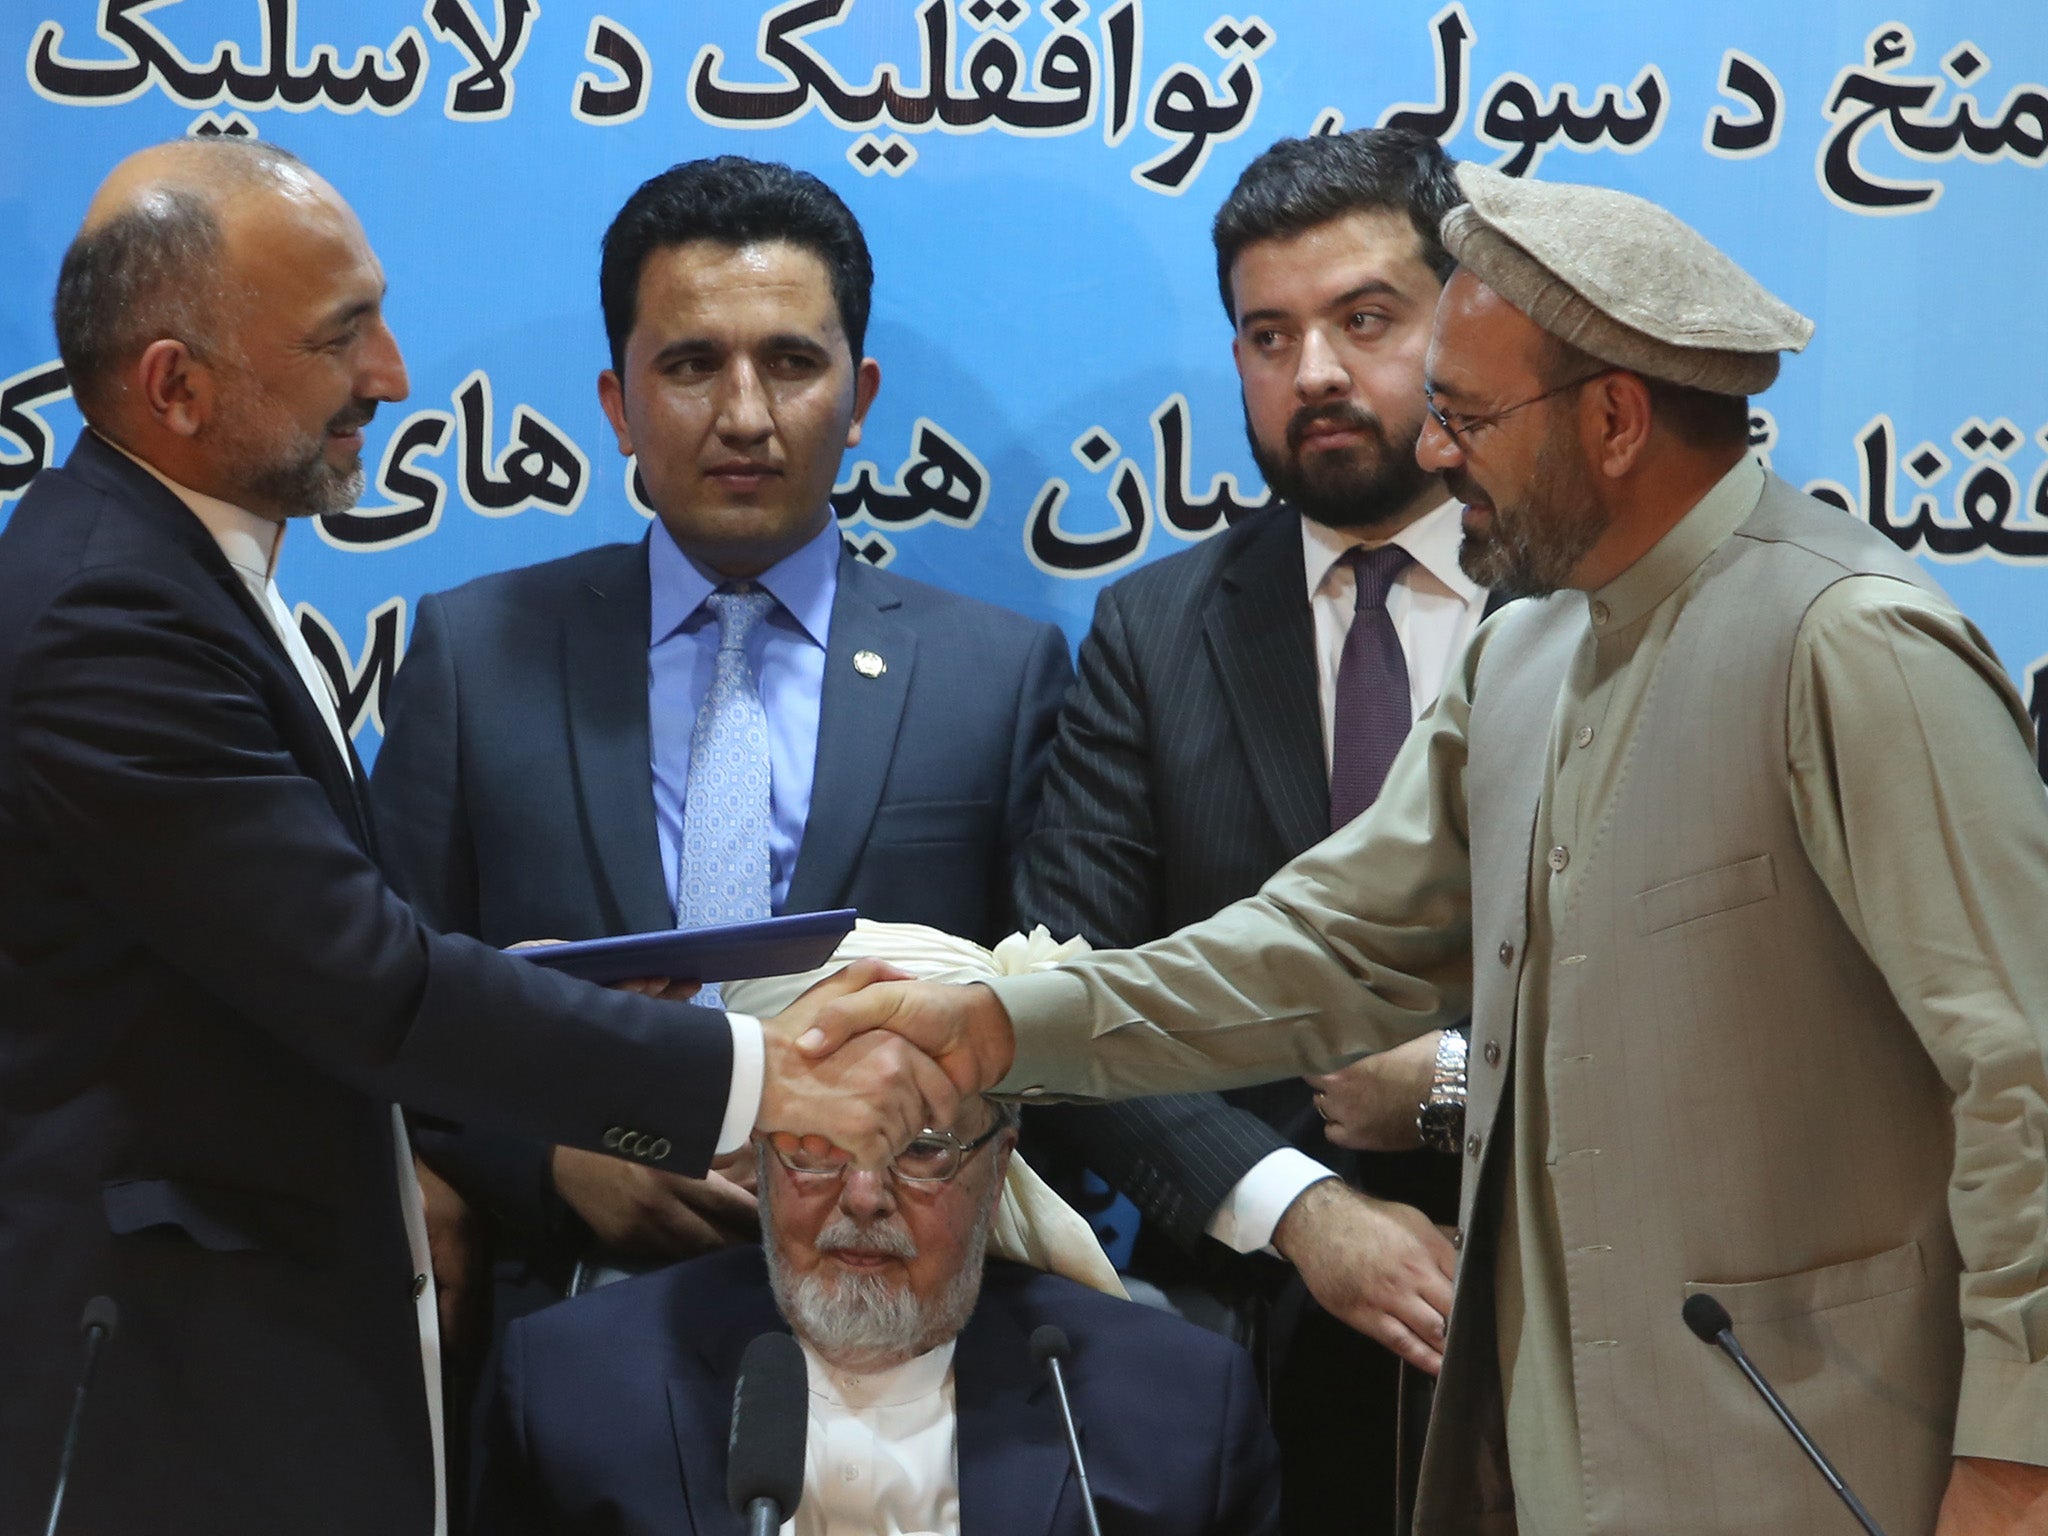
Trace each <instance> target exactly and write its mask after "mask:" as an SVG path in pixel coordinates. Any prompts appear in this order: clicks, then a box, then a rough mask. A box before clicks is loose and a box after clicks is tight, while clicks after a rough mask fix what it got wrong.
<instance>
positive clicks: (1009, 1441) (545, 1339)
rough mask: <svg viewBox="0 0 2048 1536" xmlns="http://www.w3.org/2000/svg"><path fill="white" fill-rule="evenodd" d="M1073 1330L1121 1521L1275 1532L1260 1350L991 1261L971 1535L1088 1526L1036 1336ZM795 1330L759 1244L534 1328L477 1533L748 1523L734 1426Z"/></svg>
mask: <svg viewBox="0 0 2048 1536" xmlns="http://www.w3.org/2000/svg"><path fill="white" fill-rule="evenodd" d="M1043 1323H1054V1324H1057V1325H1058V1326H1059V1327H1060V1328H1062V1329H1063V1330H1065V1332H1066V1335H1067V1338H1068V1340H1069V1341H1070V1342H1071V1343H1072V1345H1073V1356H1072V1358H1071V1359H1070V1360H1069V1361H1068V1363H1067V1367H1066V1372H1067V1385H1068V1392H1069V1394H1070V1395H1071V1397H1072V1400H1073V1406H1074V1418H1075V1421H1076V1423H1077V1424H1078V1425H1079V1426H1080V1432H1081V1443H1082V1451H1083V1454H1084V1455H1085V1456H1086V1457H1087V1460H1088V1477H1089V1481H1090V1483H1091V1484H1092V1485H1093V1486H1094V1490H1095V1502H1096V1508H1097V1511H1098V1513H1099V1516H1100V1518H1101V1521H1102V1528H1103V1531H1104V1532H1105V1533H1106V1536H1114V1533H1119V1532H1121V1533H1125V1536H1139V1533H1143V1536H1259V1533H1264V1532H1271V1531H1273V1530H1275V1529H1277V1523H1278V1518H1279V1498H1280V1485H1279V1469H1278V1465H1277V1461H1276V1454H1275V1451H1274V1447H1273V1441H1272V1436H1271V1434H1270V1433H1269V1432H1268V1431H1267V1429H1266V1424H1265V1419H1264V1416H1263V1414H1262V1412H1261V1410H1260V1407H1259V1398H1258V1392H1257V1388H1256V1385H1255V1383H1254V1382H1253V1380H1252V1371H1251V1364H1250V1361H1249V1360H1247V1359H1246V1357H1245V1355H1244V1352H1243V1351H1242V1350H1240V1349H1239V1348H1238V1347H1237V1346H1236V1345H1234V1344H1231V1343H1229V1342H1228V1341H1227V1340H1224V1339H1222V1338H1220V1337H1219V1336H1217V1335H1215V1334H1211V1333H1207V1332H1205V1331H1203V1330H1201V1329H1199V1328H1196V1327H1194V1326H1193V1325H1191V1324H1188V1323H1184V1322H1182V1321H1181V1320H1180V1319H1178V1318H1175V1317H1172V1316H1169V1315H1168V1314H1166V1313H1164V1312H1158V1311H1154V1310H1153V1309H1151V1308H1148V1307H1141V1306H1137V1305H1135V1304H1134V1303H1131V1302H1127V1301H1117V1300H1114V1299H1112V1298H1110V1297H1106V1296H1102V1295H1099V1294H1097V1293H1096V1292H1094V1291H1090V1290H1087V1289H1085V1288H1084V1287H1082V1286H1078V1285H1075V1284H1074V1283H1073V1282H1071V1281H1068V1280H1061V1279H1058V1278H1056V1277H1054V1276H1051V1275H1045V1274H1040V1273H1039V1272H1038V1271H1036V1270H1031V1269H1025V1268H1022V1267H1020V1266H1018V1265H1014V1264H1005V1263H1001V1262H997V1263H992V1264H990V1265H989V1268H988V1275H987V1279H986V1280H985V1281H984V1283H983V1287H982V1293H981V1301H980V1303H979V1305H977V1306H976V1308H975V1311H974V1316H973V1317H972V1318H971V1319H969V1321H968V1324H967V1327H966V1329H965V1330H964V1331H963V1332H962V1333H961V1335H960V1341H959V1344H958V1345H957V1347H956V1349H955V1351H954V1356H953V1372H954V1391H955V1403H956V1407H957V1410H958V1414H959V1439H958V1444H957V1455H958V1470H959V1478H960V1526H961V1531H962V1533H963V1536H1080V1533H1082V1532H1084V1531H1085V1530H1086V1526H1085V1525H1084V1523H1083V1519H1082V1514H1081V1508H1080V1502H1079V1501H1080V1487H1079V1484H1078V1482H1077V1481H1076V1480H1075V1478H1074V1476H1073V1473H1072V1471H1071V1468H1070V1466H1069V1463H1068V1457H1067V1448H1066V1439H1065V1433H1064V1431H1063V1429H1062V1428H1061V1424H1060V1417H1059V1406H1058V1402H1057V1399H1056V1398H1055V1396H1054V1394H1053V1391H1052V1388H1051V1386H1050V1385H1049V1383H1048V1382H1047V1380H1046V1377H1045V1374H1044V1372H1042V1371H1041V1370H1040V1369H1039V1368H1038V1366H1037V1365H1036V1364H1034V1363H1033V1361H1032V1358H1031V1350H1030V1338H1031V1333H1032V1330H1033V1329H1035V1328H1037V1327H1038V1326H1039V1325H1040V1324H1043ZM769 1331H777V1332H785V1333H786V1332H788V1327H787V1325H786V1324H784V1323H783V1321H782V1320H781V1318H780V1317H779V1316H778V1315H777V1313H776V1310H775V1303H774V1300H773V1297H772V1296H771V1295H770V1293H769V1290H768V1278H767V1273H766V1270H765V1268H764V1266H763V1263H762V1258H761V1254H760V1250H758V1249H753V1248H747V1249H736V1250H732V1251H729V1252H725V1253H718V1254H713V1255H711V1256H710V1257H708V1258H702V1259H697V1260H693V1261H692V1262H690V1263H686V1264H679V1265H676V1266H674V1267H673V1268H670V1269H665V1270H662V1271H660V1272H658V1273H656V1274H652V1275H647V1276H644V1277H643V1278H641V1279H638V1280H633V1281H628V1282H626V1283H624V1284H621V1285H616V1286H612V1287H609V1288H608V1289H605V1290H602V1291H597V1292H593V1293H592V1294H590V1295H588V1296H580V1297H578V1298H577V1299H576V1300H574V1301H571V1302H566V1303H564V1304H563V1305H561V1306H559V1307H551V1308H549V1309H548V1310H547V1311H545V1312H539V1313H536V1314H534V1315H533V1316H531V1317H528V1318H524V1319H522V1320H521V1321H519V1322H517V1323H515V1324H513V1326H512V1329H511V1331H510V1332H509V1333H508V1335H507V1337H506V1348H505V1353H504V1359H503V1361H502V1363H501V1365H500V1369H499V1378H498V1391H497V1394H496V1405H495V1407H494V1410H493V1418H492V1424H491V1433H490V1440H489V1449H488V1452H487V1454H486V1460H485V1466H484V1473H483V1491H482V1497H481V1501H480V1503H479V1505H478V1509H477V1519H476V1525H475V1529H476V1531H477V1533H478V1536H542V1533H547V1536H571V1533H573V1536H728V1533H730V1536H737V1533H738V1532H740V1531H741V1530H742V1525H741V1523H740V1521H739V1519H738V1518H737V1517H736V1516H735V1515H733V1513H732V1512H731V1510H730V1509H729V1508H728V1506H727V1504H726V1501H725V1449H726V1434H727V1431H728V1429H729V1427H730V1424H731V1419H732V1395H733V1388H734V1386H735V1384H736V1383H737V1381H738V1377H739V1363H740V1356H741V1353H742V1352H743V1351H744V1350H745V1348H746V1346H747V1344H748V1342H749V1341H750V1340H752V1339H753V1338H754V1337H755V1335H757V1334H760V1333H764V1332H769Z"/></svg>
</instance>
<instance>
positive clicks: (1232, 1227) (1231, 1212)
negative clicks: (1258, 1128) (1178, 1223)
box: [1205, 1147, 1337, 1253]
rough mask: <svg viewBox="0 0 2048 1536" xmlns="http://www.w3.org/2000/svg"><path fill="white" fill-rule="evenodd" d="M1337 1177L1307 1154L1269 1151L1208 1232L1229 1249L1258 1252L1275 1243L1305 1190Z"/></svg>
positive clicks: (1228, 1199) (1229, 1198)
mask: <svg viewBox="0 0 2048 1536" xmlns="http://www.w3.org/2000/svg"><path fill="white" fill-rule="evenodd" d="M1335 1177H1337V1175H1336V1174H1334V1173H1332V1172H1330V1170H1329V1169H1327V1168H1325V1167H1324V1166H1323V1165H1322V1164H1321V1163H1319V1162H1317V1161H1316V1160H1315V1159H1314V1158H1312V1157H1310V1156H1309V1155H1308V1154H1307V1153H1306V1152H1297V1151H1295V1149H1294V1148H1292V1147H1282V1148H1280V1150H1279V1151H1277V1152H1268V1153H1267V1154H1266V1155H1265V1156H1264V1157H1262V1158H1260V1159H1259V1160H1258V1161H1257V1162H1256V1163H1254V1164H1252V1171H1251V1172H1250V1173H1248V1174H1246V1175H1245V1176H1244V1177H1243V1178H1241V1179H1239V1180H1238V1181H1237V1183H1236V1184H1235V1185H1233V1186H1232V1187H1231V1191H1230V1193H1229V1194H1227V1195H1225V1196H1224V1197H1223V1203H1222V1204H1221V1205H1219V1206H1217V1207H1216V1214H1215V1215H1214V1216H1211V1217H1210V1218H1209V1225H1208V1227H1207V1228H1206V1229H1205V1230H1206V1231H1207V1232H1208V1234H1209V1235H1210V1236H1211V1237H1213V1238H1215V1239H1216V1241H1217V1242H1219V1243H1222V1244H1223V1245H1224V1246H1225V1247H1227V1248H1234V1249H1236V1250H1237V1251H1238V1252H1239V1253H1256V1252H1257V1251H1258V1250H1259V1249H1261V1248H1264V1247H1266V1246H1267V1245H1268V1244H1269V1243H1271V1242H1272V1241H1273V1229H1274V1228H1275V1227H1277V1226H1279V1225H1280V1218H1281V1217H1282V1216H1285V1215H1286V1214H1287V1208H1288V1207H1289V1206H1290V1205H1292V1204H1294V1202H1295V1201H1296V1200H1298V1199H1300V1198H1301V1192H1302V1191H1303V1190H1305V1189H1307V1188H1308V1187H1309V1186H1310V1185H1311V1184H1320V1183H1322V1182H1323V1180H1325V1179H1334V1178H1335Z"/></svg>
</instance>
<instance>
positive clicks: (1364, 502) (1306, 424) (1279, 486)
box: [1244, 403, 1431, 531]
mask: <svg viewBox="0 0 2048 1536" xmlns="http://www.w3.org/2000/svg"><path fill="white" fill-rule="evenodd" d="M1326 423H1328V424H1335V425H1340V426H1345V427H1352V428H1355V429H1357V430H1359V431H1361V432H1364V433H1366V434H1367V435H1368V437H1369V438H1370V441H1369V442H1368V443H1367V444H1365V445H1362V446H1361V447H1359V448H1354V449H1350V450H1347V451H1345V452H1341V453H1319V454H1317V455H1315V457H1314V458H1313V459H1304V458H1303V457H1302V454H1301V447H1300V443H1301V438H1302V435H1303V434H1304V433H1305V432H1306V431H1307V430H1308V429H1309V428H1310V427H1311V426H1318V425H1323V424H1326ZM1421 435H1422V432H1421V428H1420V427H1417V429H1416V431H1415V433H1414V434H1413V435H1411V436H1410V437H1409V438H1408V440H1407V441H1406V442H1405V443H1390V442H1388V441H1387V434H1386V429H1385V428H1384V427H1382V426H1381V425H1380V422H1379V420H1378V418H1377V417H1373V416H1368V415H1367V414H1366V413H1365V412H1364V411H1361V410H1360V409H1359V408H1358V407H1357V406H1355V405H1351V404H1348V403H1345V404H1339V405H1322V406H1303V407H1302V408H1301V409H1300V410H1298V411H1296V412H1295V413H1294V415H1293V417H1292V418H1291V419H1290V420H1289V421H1288V423H1287V449H1286V452H1285V453H1284V454H1282V453H1274V452H1272V451H1271V450H1269V449H1268V448H1267V447H1266V445H1265V444H1263V443H1261V442H1260V441H1259V435H1258V433H1256V432H1255V431H1253V430H1252V418H1251V412H1250V411H1249V410H1247V411H1246V412H1245V418H1244V436H1245V441H1246V442H1247V443H1249V444H1250V445H1251V450H1252V462H1253V463H1255V464H1257V465H1258V466H1259V473H1260V474H1261V475H1263V476H1265V478H1266V485H1267V488H1268V489H1270V490H1271V491H1272V493H1273V494H1274V496H1276V497H1277V498H1279V499H1280V500H1281V501H1284V502H1286V503H1287V505H1289V506H1290V507H1292V508H1294V510H1295V511H1297V512H1299V513H1300V514H1301V515H1302V516H1303V517H1306V518H1308V519H1309V520H1310V521H1312V522H1317V523H1321V524H1322V525H1323V526H1324V527H1326V528H1339V529H1345V530H1350V531H1358V530H1362V529H1368V528H1377V527H1380V526H1381V525H1383V524H1385V523H1389V522H1391V521H1393V520H1394V518H1396V517H1397V516H1399V515H1400V514H1401V513H1402V512H1404V511H1406V510H1407V509H1408V508H1409V507H1411V506H1413V505H1414V504H1415V501H1416V500H1417V498H1418V497H1420V496H1421V495H1422V493H1423V491H1424V490H1425V489H1426V488H1427V487H1428V485H1429V482H1430V478H1431V477H1430V474H1429V472H1428V471H1427V470H1425V469H1424V468H1423V467H1422V466H1421V465H1420V464H1418V463H1416V462H1415V443H1416V440H1417V439H1418V438H1419V437H1420V436H1421Z"/></svg>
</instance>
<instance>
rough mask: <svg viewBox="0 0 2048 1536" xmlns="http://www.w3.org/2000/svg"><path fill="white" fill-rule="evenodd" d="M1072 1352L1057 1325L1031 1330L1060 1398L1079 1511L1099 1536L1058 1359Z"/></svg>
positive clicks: (1035, 1353)
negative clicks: (1077, 1489) (1076, 1486)
mask: <svg viewBox="0 0 2048 1536" xmlns="http://www.w3.org/2000/svg"><path fill="white" fill-rule="evenodd" d="M1072 1353H1073V1350H1072V1348H1071V1346H1069V1345H1068V1343H1067V1336H1066V1334H1065V1333H1064V1332H1063V1331H1062V1330H1061V1329H1060V1328H1059V1327H1058V1325H1056V1324H1054V1323H1043V1324H1041V1325H1039V1326H1038V1327H1036V1328H1034V1329H1032V1330H1031V1358H1032V1359H1034V1360H1036V1361H1037V1362H1038V1363H1039V1364H1040V1365H1041V1366H1043V1367H1045V1370H1046V1373H1047V1374H1048V1375H1050V1376H1051V1377H1052V1390H1053V1392H1054V1394H1055V1395H1056V1396H1057V1397H1058V1398H1059V1400H1060V1422H1061V1423H1063V1424H1064V1425H1066V1429H1067V1455H1068V1456H1069V1457H1070V1458H1071V1459H1072V1461H1073V1463H1074V1476H1075V1478H1076V1479H1078V1480H1079V1482H1080V1484H1081V1513H1082V1514H1083V1515H1084V1516H1085V1517H1086V1518H1087V1521H1088V1536H1102V1525H1101V1523H1100V1522H1099V1521H1098V1520H1097V1519H1096V1518H1095V1490H1094V1489H1093V1488H1090V1487H1089V1486H1088V1463H1087V1462H1085V1461H1083V1460H1082V1459H1081V1432H1080V1431H1079V1430H1078V1429H1076V1428H1075V1427H1074V1405H1073V1404H1072V1403H1070V1402H1068V1401H1067V1378H1066V1376H1065V1374H1064V1373H1063V1372H1062V1371H1061V1370H1060V1362H1061V1361H1062V1360H1064V1359H1066V1358H1067V1356H1068V1355H1070V1354H1072Z"/></svg>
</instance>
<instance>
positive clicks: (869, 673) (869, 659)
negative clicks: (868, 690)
mask: <svg viewBox="0 0 2048 1536" xmlns="http://www.w3.org/2000/svg"><path fill="white" fill-rule="evenodd" d="M853 670H854V671H856V672H858V673H859V674H860V675H861V676H862V677H880V676H881V675H882V674H883V673H884V672H886V671H888V670H889V663H887V662H886V661H884V660H882V658H881V657H879V656H877V655H876V654H875V653H874V652H873V651H855V652H854V653H853Z"/></svg>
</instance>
